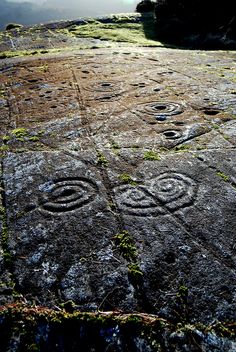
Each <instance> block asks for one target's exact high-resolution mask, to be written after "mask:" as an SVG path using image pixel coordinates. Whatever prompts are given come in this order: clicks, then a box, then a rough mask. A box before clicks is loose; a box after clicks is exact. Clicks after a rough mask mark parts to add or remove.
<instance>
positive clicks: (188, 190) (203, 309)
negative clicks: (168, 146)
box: [4, 151, 236, 321]
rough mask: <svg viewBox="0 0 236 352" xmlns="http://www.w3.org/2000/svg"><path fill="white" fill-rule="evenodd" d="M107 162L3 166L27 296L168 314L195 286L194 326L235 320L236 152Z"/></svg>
mask: <svg viewBox="0 0 236 352" xmlns="http://www.w3.org/2000/svg"><path fill="white" fill-rule="evenodd" d="M136 153H138V152H136ZM105 155H106V157H107V160H108V162H109V164H108V167H107V168H104V167H101V166H99V165H97V163H99V160H98V159H96V155H93V154H91V153H89V152H87V153H84V154H81V153H78V154H73V155H69V154H67V153H61V152H54V153H48V152H44V153H43V152H41V153H24V154H20V155H17V154H10V155H8V156H7V158H6V159H5V163H4V170H5V172H4V181H5V187H6V195H7V209H8V217H9V219H10V221H9V224H10V225H9V237H10V241H9V245H10V248H11V254H12V256H13V258H14V275H15V277H16V279H17V285H18V287H19V290H20V292H22V293H24V294H27V295H30V297H34V298H36V299H37V300H38V301H39V302H40V303H41V304H42V303H44V304H45V303H47V304H50V302H52V303H54V304H55V303H56V302H58V301H60V300H69V299H72V300H73V301H75V302H76V304H78V306H80V307H81V308H82V309H88V310H93V309H98V308H99V307H100V306H103V308H108V307H109V308H111V307H112V308H113V309H128V310H132V309H135V310H142V311H147V312H149V313H150V312H151V313H157V312H158V313H160V314H162V315H164V316H169V317H170V316H172V315H174V313H173V311H174V307H175V296H176V294H177V293H178V290H179V288H180V287H181V286H182V287H186V288H188V290H189V296H188V309H187V310H188V312H187V313H186V312H185V313H184V314H188V316H189V317H190V319H200V320H202V321H211V320H212V319H213V317H214V318H218V319H224V320H225V319H232V318H233V316H234V313H233V312H234V308H233V307H235V285H234V279H235V245H234V243H235V238H234V236H235V227H236V223H235V210H234V209H235V201H236V190H235V185H236V180H235V157H236V156H235V152H233V151H232V152H229V151H228V152H227V154H226V153H225V152H217V153H216V152H199V153H198V154H196V153H195V154H194V153H193V154H191V153H174V154H172V155H171V154H170V155H166V156H163V155H162V157H161V160H156V161H153V160H144V159H143V157H144V156H143V155H142V154H140V153H138V155H137V154H136V155H135V152H133V153H130V152H128V151H127V152H126V156H125V158H124V155H121V156H120V157H119V156H116V157H115V158H114V157H113V156H112V154H110V153H107V152H105ZM124 231H127V234H128V237H129V239H130V240H131V242H132V241H134V242H132V243H133V245H132V246H134V248H135V249H134V252H135V253H136V254H135V255H134V256H133V255H128V254H127V255H125V257H124V258H122V251H120V250H119V248H121V247H120V245H119V243H118V244H117V242H116V240H115V239H114V236H115V235H116V234H119V233H120V234H125V233H126V232H124ZM123 256H124V252H123ZM132 268H133V269H135V270H136V271H138V277H135V278H134V277H132V275H131V274H132V273H133V272H132V270H131V269H132ZM179 314H180V313H179Z"/></svg>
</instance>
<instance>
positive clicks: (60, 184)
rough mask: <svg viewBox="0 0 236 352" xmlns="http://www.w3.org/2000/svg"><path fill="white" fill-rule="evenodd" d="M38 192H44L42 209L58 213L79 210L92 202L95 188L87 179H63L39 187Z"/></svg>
mask: <svg viewBox="0 0 236 352" xmlns="http://www.w3.org/2000/svg"><path fill="white" fill-rule="evenodd" d="M40 190H41V191H42V192H44V201H43V205H42V209H43V210H44V211H49V212H53V213H60V212H68V211H72V210H75V209H78V208H81V207H83V206H84V205H86V204H88V203H90V202H92V200H93V199H94V198H95V196H96V191H97V186H96V184H95V183H94V182H92V181H91V180H89V179H84V178H65V179H58V180H55V181H53V182H48V183H46V184H44V185H41V187H40ZM45 198H46V200H45Z"/></svg>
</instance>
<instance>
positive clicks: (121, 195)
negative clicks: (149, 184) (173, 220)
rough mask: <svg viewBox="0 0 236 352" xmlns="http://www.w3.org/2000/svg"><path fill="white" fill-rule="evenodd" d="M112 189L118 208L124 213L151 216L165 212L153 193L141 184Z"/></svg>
mask: <svg viewBox="0 0 236 352" xmlns="http://www.w3.org/2000/svg"><path fill="white" fill-rule="evenodd" d="M114 191H115V197H116V202H117V205H118V208H119V209H120V210H121V211H122V212H124V213H125V214H130V215H135V216H153V215H157V214H163V213H165V211H164V210H163V209H162V207H160V206H159V204H158V203H157V202H156V200H155V198H154V197H153V195H152V194H151V193H150V192H149V191H148V190H147V189H146V188H145V187H143V186H138V187H133V186H130V185H125V186H120V187H116V188H115V190H114Z"/></svg>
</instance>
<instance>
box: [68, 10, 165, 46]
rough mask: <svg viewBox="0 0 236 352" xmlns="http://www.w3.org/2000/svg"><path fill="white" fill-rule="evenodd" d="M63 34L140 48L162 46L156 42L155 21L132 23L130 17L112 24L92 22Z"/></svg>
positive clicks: (72, 28)
mask: <svg viewBox="0 0 236 352" xmlns="http://www.w3.org/2000/svg"><path fill="white" fill-rule="evenodd" d="M62 32H63V33H66V34H67V35H72V36H76V37H82V38H94V39H100V40H108V41H111V42H124V43H132V44H136V45H138V46H162V44H161V43H160V42H158V41H155V40H154V38H155V28H154V22H153V19H147V20H146V21H145V23H130V19H129V17H128V16H127V17H120V18H119V17H118V16H117V18H115V17H114V18H112V23H101V22H99V21H91V22H88V23H87V24H85V25H79V26H76V25H73V26H71V27H69V28H68V29H63V30H62Z"/></svg>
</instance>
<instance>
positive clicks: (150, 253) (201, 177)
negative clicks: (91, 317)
mask: <svg viewBox="0 0 236 352" xmlns="http://www.w3.org/2000/svg"><path fill="white" fill-rule="evenodd" d="M127 18H128V17H127ZM137 19H139V15H135V16H133V17H131V20H128V19H126V22H125V21H124V20H123V22H125V23H128V25H130V23H135V24H138V26H141V27H139V34H138V36H139V40H137V41H136V42H135V41H133V42H132V43H130V42H129V41H128V42H124V41H122V42H120V41H119V42H116V41H114V40H113V39H114V38H113V39H112V40H108V39H106V40H101V36H102V34H101V32H100V31H101V30H103V31H104V30H107V29H108V28H107V27H105V28H103V29H101V28H100V27H99V33H100V34H99V36H100V39H96V37H97V36H98V33H97V32H96V31H95V32H94V31H93V32H92V34H90V35H91V36H92V38H90V37H86V38H84V37H82V36H81V27H80V26H78V25H77V26H76V25H75V24H74V23H72V24H71V23H64V24H63V23H60V24H54V25H53V24H52V25H50V32H47V31H48V29H47V28H46V27H43V26H42V27H40V28H39V27H36V28H33V29H30V36H31V37H32V38H34V39H32V42H28V40H27V41H25V44H22V43H24V36H23V37H22V38H20V39H19V41H18V39H17V38H18V37H17V35H18V34H17V33H15V34H14V32H12V34H11V35H10V37H9V36H8V35H7V34H6V33H3V34H2V38H3V39H2V42H1V48H2V51H4V50H9V49H11V51H10V52H9V51H5V52H4V55H2V60H0V109H1V115H0V123H1V129H0V131H1V147H0V150H1V170H2V172H1V220H0V225H1V228H2V240H1V250H0V270H1V273H0V276H1V287H0V300H1V304H2V305H3V306H4V305H6V304H15V303H14V302H16V301H19V302H22V303H24V304H26V305H37V306H44V307H48V308H50V309H53V310H58V309H62V308H59V307H62V305H63V304H64V303H65V302H68V301H72V302H71V303H70V304H71V305H72V308H71V309H72V311H73V312H78V311H81V312H98V311H119V312H120V314H121V315H122V313H137V312H139V313H147V314H154V315H157V316H160V317H161V318H163V319H165V322H171V324H179V325H178V326H179V327H180V326H181V328H182V330H181V329H180V331H179V332H173V333H172V335H171V336H170V335H168V334H167V335H165V332H164V330H163V331H162V332H161V333H160V335H158V336H159V337H158V338H159V339H162V342H161V343H162V345H161V346H162V347H160V348H162V349H157V345H156V344H155V343H154V342H153V344H152V343H151V342H150V341H149V340H150V339H149V340H147V335H146V337H142V336H143V335H142V334H141V332H140V334H141V335H139V332H138V333H137V334H136V333H134V335H133V340H132V341H133V342H132V344H131V345H132V346H133V347H132V348H133V350H134V351H157V350H158V351H159V350H160V351H162V350H163V351H177V350H180V351H198V349H197V347H196V346H197V345H199V346H201V348H202V350H204V351H234V348H235V344H234V343H233V342H232V336H233V335H232V334H231V335H230V334H229V336H227V338H226V337H225V338H221V333H219V334H218V335H217V336H218V337H214V336H215V335H214V336H213V337H212V335H211V333H210V335H204V333H205V332H196V331H195V334H197V335H196V336H198V337H199V339H197V345H196V346H195V347H194V344H193V345H192V344H191V343H192V342H191V343H190V341H189V340H188V339H187V340H186V339H185V337H184V336H185V335H181V334H184V333H185V332H186V331H185V330H184V326H186V324H189V326H191V328H189V329H190V330H191V329H192V330H191V331H193V330H194V329H195V324H197V323H203V324H208V325H213V324H215V322H217V321H220V322H222V324H226V323H227V324H231V326H235V325H234V321H235V304H236V301H235V231H236V221H235V201H236V177H235V163H236V155H235V144H236V120H235V106H236V104H235V103H236V98H235V92H236V91H235V53H234V52H230V51H209V52H208V51H191V50H180V49H177V48H175V49H170V48H164V47H161V43H159V44H158V43H157V42H154V40H153V38H152V39H145V36H144V34H145V25H144V24H143V22H140V21H139V20H138V23H137ZM113 20H114V18H113ZM113 20H112V21H113ZM102 21H103V22H104V19H103V20H102ZM109 21H110V22H109ZM112 21H111V20H108V19H106V21H105V22H109V23H113V22H112ZM129 21H130V22H129ZM85 22H86V21H85ZM101 23H102V22H101ZM71 25H72V26H73V27H70V26H71ZM86 25H88V23H87V22H86V23H83V24H81V26H86ZM110 25H111V24H110ZM74 26H75V27H74ZM93 26H94V27H93V30H94V28H96V24H94V23H93ZM98 26H100V25H98ZM59 27H60V28H59ZM66 28H72V29H73V30H72V32H73V31H76V32H78V31H79V33H80V35H79V36H76V35H73V36H72V37H71V36H69V34H68V32H65V31H66V30H67V31H68V29H66ZM127 28H129V26H128V27H127ZM141 28H144V32H142V31H141ZM148 28H149V32H148V33H149V34H150V23H149V27H148ZM85 29H86V27H83V30H85ZM124 29H125V28H123V30H124ZM23 30H25V31H26V32H27V31H28V29H23ZM90 30H91V28H90ZM109 30H114V28H113V29H111V28H110V29H109ZM115 30H117V27H116V28H115ZM118 30H119V29H118ZM129 30H130V31H131V33H134V32H132V30H134V28H133V29H131V28H129ZM135 30H137V28H136V29H135ZM26 32H25V36H27V35H28V34H26ZM46 32H47V33H48V34H47V35H45V33H46ZM36 33H37V36H38V38H39V41H41V42H42V47H41V49H40V50H43V51H44V53H42V52H39V51H36V52H35V53H34V52H33V51H32V50H36V47H35V46H34V45H35V44H33V42H35V40H36V39H35V36H36ZM83 33H85V32H83ZM106 33H108V32H106ZM140 33H141V34H140ZM106 35H107V36H108V34H106ZM109 35H110V32H109ZM119 35H120V32H119ZM133 35H134V37H135V35H136V34H133ZM140 35H142V36H143V39H142V40H141V39H140ZM61 36H62V37H63V39H62V37H61ZM131 37H132V36H131ZM71 38H72V39H71ZM119 39H120V38H119ZM144 39H145V40H149V41H152V42H153V43H155V45H159V47H156V48H151V47H144V46H143V45H144V44H143V40H144ZM70 40H74V44H73V50H71V48H72V46H71V42H70ZM95 40H96V41H97V42H96V43H98V42H99V45H100V46H102V47H97V48H96V49H91V47H92V46H93V45H94V41H95ZM140 40H141V43H140ZM83 41H86V45H88V49H85V48H84V46H83V47H81V43H82V42H83ZM17 43H18V44H17ZM55 43H57V44H55ZM65 43H66V45H67V46H69V49H68V48H66V47H65V45H64V44H65ZM10 45H11V48H10ZM14 45H15V48H14ZM16 45H19V46H18V47H17V49H16ZM40 45H41V44H40ZM83 45H84V42H83ZM145 45H147V43H146V44H145ZM149 45H151V44H150V43H149ZM51 46H53V48H54V49H55V47H56V48H57V50H58V51H59V53H55V52H54V51H50V50H51ZM104 46H105V47H104ZM3 48H5V49H3ZM21 50H26V51H24V52H23V53H22V51H21ZM37 50H39V48H37ZM32 52H33V53H34V56H33V57H32ZM15 55H17V56H19V57H15V58H10V57H11V56H15ZM6 309H7V308H4V307H2V309H1V310H0V313H1V311H2V316H3V317H4V314H5V313H6ZM7 312H9V310H7ZM10 312H12V310H11V309H10ZM7 314H8V313H7ZM17 314H18V313H17ZM27 314H28V313H27ZM30 314H31V313H30ZM1 319H2V320H1V321H0V324H2V325H1V326H2V328H1V329H2V331H6V329H8V328H9V327H8V325H4V324H6V321H7V322H8V320H6V319H5V320H4V318H1ZM17 319H18V318H16V319H15V321H17ZM71 319H72V318H71ZM13 322H14V318H13ZM9 324H10V323H9ZM112 324H113V323H112ZM112 324H111V325H112ZM108 325H109V324H108ZM10 326H11V325H10ZM45 329H46V328H45ZM50 329H52V330H50ZM53 329H54V327H52V326H51V325H50V328H49V330H48V331H50V333H46V332H45V334H44V333H42V336H43V337H42V339H43V341H44V344H41V345H40V342H37V341H39V340H40V339H39V340H37V339H36V340H37V341H36V342H35V343H36V345H37V343H39V346H41V347H40V348H41V349H40V351H41V350H42V351H47V350H50V351H64V350H66V351H72V350H73V351H74V350H76V348H78V347H75V349H68V348H69V347H68V346H67V345H63V344H62V345H61V347H60V348H61V349H57V347H56V343H57V342H55V341H56V339H55V336H54V335H55V331H54V330H53ZM112 329H113V330H112V331H110V332H107V331H106V332H104V334H105V335H104V336H106V339H105V340H104V341H105V342H104V341H103V342H101V346H103V347H101V346H100V347H96V348H97V349H95V350H96V351H100V350H101V351H105V350H108V349H106V348H108V347H107V346H112V347H111V348H113V349H112V350H115V351H125V350H127V351H128V350H129V351H130V350H132V349H131V347H129V346H131V345H129V344H128V345H127V341H126V337H124V336H123V335H122V334H123V332H121V331H120V330H119V329H118V328H116V326H113V325H112ZM114 329H118V330H117V331H116V330H114ZM85 330H86V328H85ZM7 331H8V330H7ZM45 331H46V330H45ZM52 331H53V332H52ZM80 331H82V330H81V328H80ZM88 331H90V330H88ZM99 331H100V330H99ZM188 331H189V330H188ZM208 331H210V330H208ZM227 331H228V330H227ZM230 331H231V330H230ZM212 333H213V332H212ZM1 334H3V332H1V331H0V336H1ZM35 334H36V335H37V333H36V332H35ZM48 334H49V335H48ZM50 334H51V335H50ZM58 334H59V335H60V333H59V332H58ZM88 334H89V333H88ZM98 334H100V335H99V336H101V334H102V333H101V331H100V332H98ZM106 334H107V335H106ZM173 334H174V335H173ZM201 334H203V335H201ZM213 334H214V333H213ZM26 335H27V333H26ZM36 335H35V336H36ZM144 335H145V333H144ZM200 335H201V336H200ZM6 336H8V341H12V340H11V339H13V337H12V336H13V335H11V333H10V332H9V335H6V334H5V335H4V339H5V340H7V338H6ZM37 336H38V335H37ZM45 336H46V337H45ZM47 336H51V337H50V338H51V339H52V340H50V339H49V340H48V342H47ZM63 336H64V335H63ZM73 336H74V337H73V339H75V338H76V337H75V336H76V335H73ZM81 336H82V335H81ZM81 336H80V339H81V338H82V337H81ZM88 336H90V335H88ZM116 336H118V337H119V339H120V340H119V339H118V337H117V339H116ZM122 336H123V337H122ZM160 336H162V337H160ZM166 336H167V337H166ZM194 336H195V335H194ZM196 336H195V338H196ZM77 337H78V336H77ZM64 338H65V337H64ZM122 339H124V340H122ZM142 339H143V340H142ZM145 339H146V340H145ZM214 339H215V340H214ZM213 340H214V341H213ZM22 341H24V340H22V339H21V341H20V340H19V341H18V345H15V346H18V347H19V346H26V342H25V345H24V342H22ZM40 341H41V340H40ZM52 341H54V342H55V343H54V342H52ZM78 341H80V342H78ZM78 341H77V342H75V346H79V345H78V343H81V344H82V342H81V341H82V340H79V337H78ZM86 341H87V340H86ZM99 341H100V340H99ZM112 341H113V342H112ZM119 341H121V342H120V344H119ZM122 341H123V342H122ZM153 341H154V340H153ZM163 341H164V342H163ZM9 343H10V342H9ZM47 343H48V345H47ZM53 343H54V344H53ZM83 343H84V342H83ZM104 343H105V345H104ZM21 344H23V345H21ZM106 344H107V345H106ZM109 344H110V345H109ZM59 345H60V344H59ZM172 345H173V346H172ZM4 346H5V345H4ZM7 346H8V345H7V343H6V347H4V348H5V349H4V351H5V350H7V348H9V347H7ZM9 346H10V345H9ZM45 346H46V347H45ZM63 346H64V347H63ZM65 346H67V347H65ZM81 346H82V345H81ZM87 346H88V347H87V348H88V349H87V350H88V351H92V350H94V349H93V348H94V347H93V346H92V345H91V346H90V345H87ZM89 346H90V347H89ZM104 346H105V347H104ZM121 346H123V347H121ZM124 346H126V347H124ZM127 346H128V347H127ZM163 346H164V347H163ZM181 346H182V347H181ZM183 346H187V347H183ZM18 347H14V348H15V349H12V351H15V350H16V351H17V348H18ZM19 348H20V347H19ZM21 348H22V347H21ZM47 348H48V349H47ZM89 348H90V349H89ZM99 348H100V349H99ZM125 348H126V349H125ZM158 348H159V347H158ZM184 348H185V349H184ZM194 348H195V349H194ZM8 350H9V349H8ZM84 350H86V349H84Z"/></svg>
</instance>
